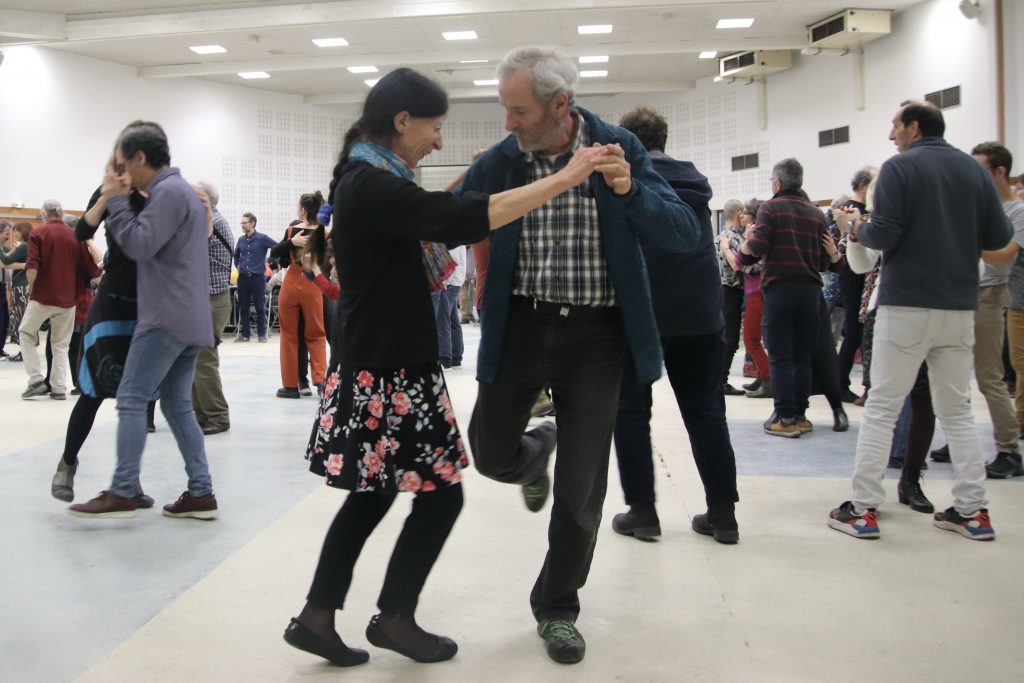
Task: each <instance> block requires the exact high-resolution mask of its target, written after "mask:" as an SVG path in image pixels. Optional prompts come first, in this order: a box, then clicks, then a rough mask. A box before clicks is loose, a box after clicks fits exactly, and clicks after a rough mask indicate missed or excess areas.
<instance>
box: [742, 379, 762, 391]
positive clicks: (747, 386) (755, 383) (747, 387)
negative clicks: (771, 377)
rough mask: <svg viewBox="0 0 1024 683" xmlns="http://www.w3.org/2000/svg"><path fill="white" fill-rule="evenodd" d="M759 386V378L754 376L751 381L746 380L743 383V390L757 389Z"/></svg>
mask: <svg viewBox="0 0 1024 683" xmlns="http://www.w3.org/2000/svg"><path fill="white" fill-rule="evenodd" d="M760 387H761V378H760V377H755V378H754V381H753V382H748V383H746V384H744V385H743V389H744V391H757V390H758V389H759V388H760Z"/></svg>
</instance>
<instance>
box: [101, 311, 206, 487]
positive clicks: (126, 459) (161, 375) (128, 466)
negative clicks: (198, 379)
mask: <svg viewBox="0 0 1024 683" xmlns="http://www.w3.org/2000/svg"><path fill="white" fill-rule="evenodd" d="M198 354H199V347H198V346H189V345H187V344H183V343H181V342H180V341H178V340H177V339H175V338H174V336H173V335H171V334H170V333H169V332H168V331H167V330H163V329H159V328H156V329H149V330H143V331H141V332H140V331H138V330H137V331H136V332H135V336H134V337H132V344H131V347H129V349H128V359H127V360H126V361H125V364H124V374H123V375H122V377H121V384H120V386H118V388H117V417H118V422H117V469H115V470H114V480H113V483H111V485H110V490H111V491H112V492H113V493H114V494H116V495H118V496H121V497H122V498H131V497H133V496H135V495H136V493H138V481H139V470H140V469H141V462H142V451H143V449H144V448H145V447H146V404H147V403H149V401H150V399H151V398H152V397H153V394H154V393H156V391H157V390H158V389H159V390H160V409H161V410H162V411H163V414H164V417H165V418H166V419H167V423H168V424H169V425H170V426H171V432H172V433H173V434H174V440H175V441H177V442H178V450H180V451H181V455H182V457H183V458H184V459H185V471H186V472H187V473H188V491H189V493H191V494H192V495H193V496H196V497H200V496H205V495H208V494H210V493H212V492H213V483H212V482H211V480H210V470H209V467H207V464H206V450H205V446H204V444H203V432H202V430H201V429H200V428H199V423H198V422H197V421H196V416H195V413H193V412H192V377H193V375H194V374H195V370H196V356H197V355H198Z"/></svg>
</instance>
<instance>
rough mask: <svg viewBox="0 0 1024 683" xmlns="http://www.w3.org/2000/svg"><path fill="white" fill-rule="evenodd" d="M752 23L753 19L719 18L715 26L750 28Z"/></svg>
mask: <svg viewBox="0 0 1024 683" xmlns="http://www.w3.org/2000/svg"><path fill="white" fill-rule="evenodd" d="M753 25H754V20H753V19H719V20H718V23H717V24H716V25H715V28H750V27H751V26H753Z"/></svg>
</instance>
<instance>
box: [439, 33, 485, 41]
mask: <svg viewBox="0 0 1024 683" xmlns="http://www.w3.org/2000/svg"><path fill="white" fill-rule="evenodd" d="M441 35H442V36H444V39H445V40H476V31H446V32H444V33H442V34H441Z"/></svg>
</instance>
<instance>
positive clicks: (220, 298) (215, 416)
mask: <svg viewBox="0 0 1024 683" xmlns="http://www.w3.org/2000/svg"><path fill="white" fill-rule="evenodd" d="M195 188H196V191H198V192H203V193H205V194H206V196H207V198H208V199H209V200H210V206H211V207H212V208H213V234H212V235H210V237H209V238H208V239H207V251H208V252H209V255H210V311H211V313H212V316H213V346H204V347H202V348H200V349H199V355H198V356H197V357H196V376H195V378H194V379H193V380H192V407H193V409H194V410H195V411H196V420H198V421H199V426H200V427H201V428H202V430H203V434H206V435H207V436H209V435H212V434H220V433H221V432H226V431H228V429H230V427H231V416H230V414H229V412H228V401H227V399H226V398H225V397H224V387H223V386H222V385H221V381H220V352H219V351H218V350H217V347H218V346H220V343H221V340H222V338H223V336H224V328H225V327H227V324H228V320H230V318H231V259H232V251H233V245H234V243H235V236H234V234H233V233H232V232H231V226H230V225H229V224H228V221H227V219H225V218H224V216H222V215H221V213H220V211H218V210H217V203H218V202H219V201H220V193H219V192H217V188H216V186H215V185H214V184H213V183H211V182H209V181H206V180H202V181H200V182H198V183H197V184H196V185H195Z"/></svg>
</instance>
